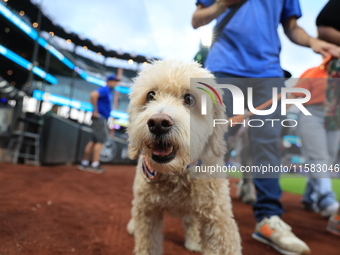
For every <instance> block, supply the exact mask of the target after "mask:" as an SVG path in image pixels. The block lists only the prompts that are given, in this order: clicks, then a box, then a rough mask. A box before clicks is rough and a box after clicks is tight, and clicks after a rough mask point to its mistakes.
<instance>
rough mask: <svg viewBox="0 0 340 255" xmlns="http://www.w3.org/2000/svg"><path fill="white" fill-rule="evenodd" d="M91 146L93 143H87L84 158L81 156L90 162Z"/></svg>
mask: <svg viewBox="0 0 340 255" xmlns="http://www.w3.org/2000/svg"><path fill="white" fill-rule="evenodd" d="M93 145H94V143H93V142H92V141H91V142H88V143H87V145H86V147H85V151H84V156H83V159H84V160H90V156H91V154H92V151H93Z"/></svg>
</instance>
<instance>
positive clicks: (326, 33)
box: [316, 0, 340, 236]
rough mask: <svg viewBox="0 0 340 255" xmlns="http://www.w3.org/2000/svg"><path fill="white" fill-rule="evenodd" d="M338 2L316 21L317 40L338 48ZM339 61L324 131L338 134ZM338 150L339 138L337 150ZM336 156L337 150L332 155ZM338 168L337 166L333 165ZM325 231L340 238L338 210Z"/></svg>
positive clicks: (331, 74)
mask: <svg viewBox="0 0 340 255" xmlns="http://www.w3.org/2000/svg"><path fill="white" fill-rule="evenodd" d="M339 11H340V1H338V0H329V1H328V3H327V4H326V5H325V6H324V8H323V9H322V10H321V12H320V14H319V16H318V17H317V19H316V25H317V27H318V34H319V38H320V39H323V40H325V41H328V42H331V43H334V44H336V45H338V46H340V16H339ZM339 78H340V59H336V60H333V61H331V62H330V64H329V67H328V82H327V87H326V101H325V129H326V130H327V132H333V133H338V134H339V130H340V80H339ZM338 148H339V137H338V144H337V149H338ZM334 154H335V155H336V156H337V155H338V153H337V150H335V153H334ZM335 166H336V167H339V165H335ZM327 230H328V231H329V232H331V233H332V234H335V235H337V236H340V208H339V209H338V211H337V213H336V214H334V215H332V216H331V217H330V218H329V220H328V224H327Z"/></svg>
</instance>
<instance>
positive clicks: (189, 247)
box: [184, 240, 202, 252]
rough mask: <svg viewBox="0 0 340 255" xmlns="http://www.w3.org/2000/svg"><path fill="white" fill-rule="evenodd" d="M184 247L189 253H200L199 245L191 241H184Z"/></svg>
mask: <svg viewBox="0 0 340 255" xmlns="http://www.w3.org/2000/svg"><path fill="white" fill-rule="evenodd" d="M184 247H185V248H186V249H187V250H189V251H194V252H201V251H202V248H201V244H200V243H198V242H194V241H191V240H190V241H189V240H186V241H185V243H184Z"/></svg>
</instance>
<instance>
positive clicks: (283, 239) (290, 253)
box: [252, 216, 311, 255]
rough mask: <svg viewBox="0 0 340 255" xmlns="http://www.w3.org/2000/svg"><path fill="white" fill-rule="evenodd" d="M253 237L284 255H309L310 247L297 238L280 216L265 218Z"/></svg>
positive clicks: (257, 225)
mask: <svg viewBox="0 0 340 255" xmlns="http://www.w3.org/2000/svg"><path fill="white" fill-rule="evenodd" d="M252 237H253V238H254V239H256V240H257V241H260V242H262V243H265V244H268V245H270V246H271V247H273V248H274V249H275V250H277V251H278V252H280V253H281V254H284V255H309V254H311V252H310V249H309V247H308V246H307V244H305V243H304V242H303V241H301V240H300V239H299V238H297V237H296V236H295V235H294V234H293V232H292V228H291V227H290V226H289V225H288V224H287V223H285V222H284V221H282V220H281V219H280V217H279V216H271V217H270V218H264V219H263V220H262V221H261V222H259V223H257V224H256V226H255V232H254V233H253V234H252Z"/></svg>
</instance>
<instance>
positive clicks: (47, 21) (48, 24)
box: [6, 0, 157, 63]
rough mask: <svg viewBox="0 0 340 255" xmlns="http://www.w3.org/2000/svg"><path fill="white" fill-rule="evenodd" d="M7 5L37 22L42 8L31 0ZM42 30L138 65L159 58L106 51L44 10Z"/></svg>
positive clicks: (18, 0) (104, 54) (106, 55)
mask: <svg viewBox="0 0 340 255" xmlns="http://www.w3.org/2000/svg"><path fill="white" fill-rule="evenodd" d="M6 4H7V5H8V6H10V7H11V8H13V9H15V10H16V11H18V12H20V11H24V12H25V16H27V17H28V18H29V19H30V20H31V21H35V20H36V19H37V17H38V13H39V8H40V7H39V6H37V5H36V4H34V3H33V2H32V1H30V0H13V1H11V0H10V1H8V2H7V3H6ZM39 25H40V24H39ZM40 29H41V30H42V31H46V32H53V33H54V35H56V36H58V37H60V38H64V39H70V40H71V41H72V42H73V43H74V44H75V45H78V46H82V47H84V46H86V47H87V48H88V49H89V50H91V51H93V52H100V53H101V54H102V55H103V56H105V57H112V58H118V59H123V60H130V59H132V60H133V61H134V62H137V63H144V62H150V61H152V60H155V59H157V58H152V57H151V58H148V57H146V56H142V55H136V54H129V53H121V52H119V51H115V50H108V49H105V47H104V46H102V45H97V44H96V43H94V42H93V41H91V40H90V39H87V38H82V36H79V35H78V34H76V33H73V32H70V31H67V29H65V28H63V27H61V26H59V25H57V24H55V23H54V22H53V20H52V19H51V18H50V17H48V15H46V14H44V12H43V10H42V21H41V27H40Z"/></svg>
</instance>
